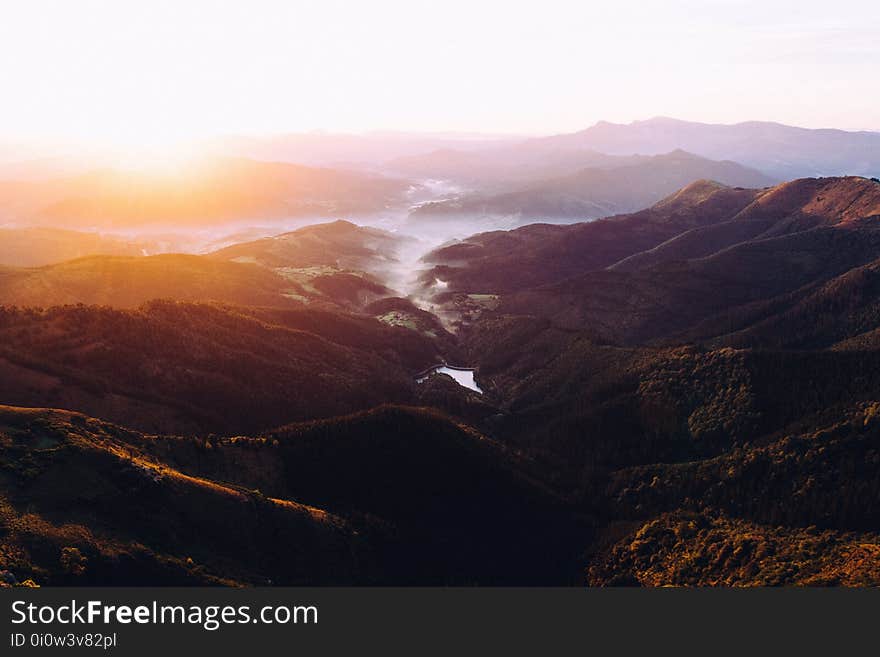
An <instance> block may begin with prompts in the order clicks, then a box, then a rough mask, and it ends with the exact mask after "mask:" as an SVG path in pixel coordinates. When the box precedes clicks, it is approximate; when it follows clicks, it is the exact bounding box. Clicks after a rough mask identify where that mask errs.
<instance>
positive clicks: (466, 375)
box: [416, 365, 483, 395]
mask: <svg viewBox="0 0 880 657" xmlns="http://www.w3.org/2000/svg"><path fill="white" fill-rule="evenodd" d="M434 372H438V373H440V374H447V375H449V376H451V377H452V378H453V379H455V382H456V383H457V384H458V385H460V386H464V387H465V388H468V389H470V390H473V391H474V392H478V393H480V394H481V395H482V394H483V391H482V390H480V386H478V385H477V382H476V381H475V380H474V370H472V369H466V368H462V367H449V366H448V365H438V366H437V367H435V368H434V369H431V370H428V372H426V373H425V374H423V375H422V376H420V377H419V378H418V379H416V382H417V383H421V382H422V381H424V380H426V379H427V378H428V377H429V376H431V375H432V374H434Z"/></svg>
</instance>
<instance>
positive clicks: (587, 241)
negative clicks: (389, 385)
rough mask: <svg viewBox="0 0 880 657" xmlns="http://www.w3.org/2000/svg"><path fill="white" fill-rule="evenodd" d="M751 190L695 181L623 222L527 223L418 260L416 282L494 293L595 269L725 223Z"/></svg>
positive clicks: (750, 196) (612, 219)
mask: <svg viewBox="0 0 880 657" xmlns="http://www.w3.org/2000/svg"><path fill="white" fill-rule="evenodd" d="M759 193H760V192H759V191H757V190H748V189H735V188H730V187H725V186H724V185H721V184H719V183H715V182H712V181H706V180H703V181H697V182H694V183H692V184H690V185H688V186H687V187H685V188H684V189H682V190H679V191H678V192H676V193H675V194H672V195H671V196H669V197H667V198H666V199H664V200H662V201H660V202H659V203H657V204H656V205H654V206H652V207H651V208H648V209H646V210H642V211H639V212H635V213H633V214H630V215H621V216H615V217H608V218H605V219H600V220H597V221H592V222H587V223H576V224H570V225H547V224H533V225H529V226H524V227H522V228H518V229H516V230H511V231H494V232H489V233H480V234H477V235H474V236H471V237H468V238H466V239H464V240H461V241H458V242H453V243H451V244H449V245H446V246H443V247H440V248H438V249H436V250H434V251H432V252H431V253H429V254H427V255H426V256H424V257H423V261H425V262H426V263H428V264H433V265H434V267H433V268H432V269H430V270H429V271H428V272H427V273H425V274H424V275H423V277H422V280H423V281H424V282H425V284H426V285H428V286H433V285H434V282H435V281H437V280H440V281H443V282H444V283H445V284H446V286H445V287H444V288H443V290H445V291H461V292H464V291H466V292H469V293H499V292H509V291H515V290H522V289H523V288H528V287H533V286H538V285H542V284H545V283H550V282H554V281H560V280H563V279H565V278H568V277H571V276H575V275H577V274H579V273H584V272H587V271H592V270H601V269H604V268H606V267H609V266H611V265H614V264H615V263H617V262H619V261H622V260H623V259H624V258H627V257H629V256H632V255H634V254H636V253H640V252H643V251H646V250H648V249H651V248H654V247H656V246H658V245H659V244H662V243H664V242H666V241H667V240H669V239H672V238H673V237H676V236H677V235H681V234H683V233H686V232H687V231H689V230H692V229H698V228H700V227H701V226H705V225H712V224H716V223H723V222H725V221H728V220H730V219H732V218H733V217H734V216H736V215H737V213H739V212H740V211H742V210H743V209H744V208H746V207H747V206H748V205H749V204H750V203H752V202H753V201H754V200H755V198H756V197H757V196H758V195H759Z"/></svg>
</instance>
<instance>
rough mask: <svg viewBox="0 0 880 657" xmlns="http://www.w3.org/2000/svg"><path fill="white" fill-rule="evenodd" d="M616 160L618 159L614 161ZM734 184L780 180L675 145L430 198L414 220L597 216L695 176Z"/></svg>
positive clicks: (634, 206)
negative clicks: (487, 190) (499, 187)
mask: <svg viewBox="0 0 880 657" xmlns="http://www.w3.org/2000/svg"><path fill="white" fill-rule="evenodd" d="M613 162H616V163H613ZM701 179H711V180H716V181H718V182H720V183H722V184H724V185H728V186H731V187H749V188H757V187H766V186H769V185H772V184H774V183H775V182H776V181H775V180H774V179H773V178H771V177H769V176H766V175H764V174H763V173H761V172H759V171H756V170H754V169H749V168H748V167H744V166H742V165H740V164H737V163H736V162H731V161H713V160H709V159H706V158H704V157H700V156H697V155H693V154H691V153H687V152H685V151H682V150H673V151H671V152H669V153H664V154H662V155H654V156H650V157H639V158H633V159H630V158H622V159H618V160H616V161H615V160H613V159H612V160H611V161H610V162H606V164H605V166H603V167H591V168H585V169H582V170H580V171H577V172H575V173H572V174H569V175H566V176H563V177H559V178H552V179H544V180H536V181H532V182H530V183H521V184H518V185H511V186H510V187H511V188H510V189H509V190H508V191H504V192H500V193H496V194H479V193H474V194H466V195H463V196H461V197H460V198H457V199H451V200H445V201H439V202H433V203H425V204H423V205H421V206H419V207H417V208H416V209H415V210H414V211H413V212H412V214H411V217H412V218H413V219H423V218H424V219H430V218H433V217H443V216H449V215H451V216H461V217H475V218H479V217H480V216H491V215H497V216H510V215H513V216H517V217H520V218H521V219H522V222H523V223H533V222H535V221H541V220H545V219H549V220H554V219H568V220H571V219H581V220H583V219H593V218H598V217H603V216H608V215H613V214H620V213H624V212H634V211H636V210H640V209H642V208H645V207H648V206H650V205H652V204H654V203H656V202H657V201H659V200H660V199H662V198H663V197H665V196H667V195H669V194H672V193H673V192H675V191H676V190H678V189H681V188H682V187H684V186H686V185H688V184H689V183H691V182H693V181H695V180H701Z"/></svg>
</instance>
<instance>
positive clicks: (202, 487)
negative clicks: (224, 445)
mask: <svg viewBox="0 0 880 657" xmlns="http://www.w3.org/2000/svg"><path fill="white" fill-rule="evenodd" d="M0 426H2V427H3V428H2V434H0V436H2V437H0V467H2V472H3V483H2V484H0V523H2V527H3V530H4V531H3V534H2V537H0V554H2V556H0V569H2V570H3V572H4V575H5V576H6V580H7V581H8V580H9V579H10V578H11V580H12V581H13V582H26V581H27V580H31V581H32V582H36V583H37V584H39V585H47V584H48V585H54V586H61V585H66V586H71V585H77V584H79V585H96V584H102V585H110V584H116V585H129V586H132V585H135V586H137V585H140V586H146V585H150V586H157V585H160V586H163V585H164V586H172V585H178V586H180V585H189V586H193V585H202V586H205V585H214V586H216V585H237V586H241V585H246V584H267V583H270V582H273V581H274V582H278V583H290V584H297V583H298V584H305V583H317V582H335V583H338V584H351V583H355V582H365V581H370V579H371V577H370V571H369V570H368V569H369V566H368V565H367V564H369V559H368V558H365V557H366V553H367V551H366V550H365V549H364V548H363V547H362V542H361V541H360V539H359V538H358V536H357V533H356V531H355V530H354V529H353V528H351V527H350V526H349V525H347V524H346V523H345V522H344V521H343V520H342V519H340V518H338V517H336V516H333V515H331V514H328V513H326V512H324V511H322V510H320V509H315V508H312V507H308V506H305V505H303V504H298V503H296V502H294V501H291V500H283V499H273V498H269V497H266V496H264V495H262V494H260V493H259V491H254V490H248V489H244V488H242V487H241V486H236V485H234V484H230V483H225V482H219V483H218V482H215V481H212V480H209V479H205V478H201V477H196V476H193V475H191V474H188V473H185V472H181V471H180V470H179V469H176V468H174V467H170V466H169V465H168V464H167V463H164V462H161V461H158V460H156V459H154V458H152V457H150V456H149V454H148V453H147V452H146V450H145V449H144V448H143V446H144V445H148V444H150V443H153V442H156V441H157V440H158V439H157V438H156V437H155V436H151V437H150V436H143V435H141V434H139V433H137V432H133V431H129V430H126V429H122V428H120V427H117V426H115V425H112V424H109V423H107V422H103V421H101V420H96V419H93V418H89V417H86V416H82V415H79V414H76V413H69V412H66V411H58V410H48V409H22V408H12V407H9V406H2V407H0ZM193 443H194V444H195V441H193ZM198 445H199V447H198V448H200V449H202V450H204V449H207V448H206V445H207V443H205V442H201V443H198Z"/></svg>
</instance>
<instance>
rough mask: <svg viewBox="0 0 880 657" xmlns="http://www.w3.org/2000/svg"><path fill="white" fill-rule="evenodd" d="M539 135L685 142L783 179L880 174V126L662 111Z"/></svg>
mask: <svg viewBox="0 0 880 657" xmlns="http://www.w3.org/2000/svg"><path fill="white" fill-rule="evenodd" d="M534 141H535V142H537V144H538V145H540V146H541V147H544V148H549V147H556V148H563V149H575V148H576V149H591V150H596V151H600V152H602V153H608V154H609V155H632V154H635V153H641V154H643V155H654V154H658V153H665V152H668V151H670V150H673V149H677V148H680V149H683V150H686V151H689V152H691V153H695V154H697V155H701V156H703V157H707V158H711V159H729V160H734V161H735V162H739V163H740V164H743V165H746V166H750V167H754V168H756V169H758V170H760V171H763V172H764V173H766V174H769V175H772V176H775V177H777V178H779V179H782V180H789V179H792V178H802V177H807V176H835V175H838V176H839V175H860V176H878V175H880V132H869V131H861V132H848V131H845V130H835V129H810V128H797V127H793V126H787V125H783V124H780V123H771V122H766V121H747V122H744V123H736V124H731V125H726V124H711V123H697V122H690V121H681V120H678V119H671V118H666V117H656V118H653V119H647V120H645V121H633V122H632V123H628V124H620V123H610V122H607V121H600V122H599V123H597V124H595V125H594V126H592V127H590V128H587V129H586V130H581V131H579V132H574V133H569V134H560V135H555V136H551V137H540V138H537V139H535V140H534Z"/></svg>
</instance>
